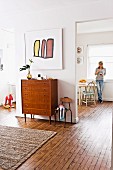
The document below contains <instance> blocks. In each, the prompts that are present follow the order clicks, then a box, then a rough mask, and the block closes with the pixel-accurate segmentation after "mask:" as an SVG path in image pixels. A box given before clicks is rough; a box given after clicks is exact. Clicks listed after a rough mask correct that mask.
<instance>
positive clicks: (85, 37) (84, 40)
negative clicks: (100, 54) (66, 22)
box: [77, 32, 113, 101]
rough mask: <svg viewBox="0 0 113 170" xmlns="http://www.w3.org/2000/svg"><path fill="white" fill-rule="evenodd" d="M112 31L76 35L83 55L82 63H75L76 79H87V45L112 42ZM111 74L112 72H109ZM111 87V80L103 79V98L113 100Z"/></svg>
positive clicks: (112, 85)
mask: <svg viewBox="0 0 113 170" xmlns="http://www.w3.org/2000/svg"><path fill="white" fill-rule="evenodd" d="M112 37H113V32H101V33H85V34H78V35H77V46H83V54H81V55H82V56H83V57H84V62H83V64H77V72H78V73H79V74H77V81H79V80H80V79H82V78H83V79H87V45H93V44H94V45H96V44H109V43H113V38H112ZM111 76H112V73H111ZM112 87H113V80H112V81H107V80H106V81H105V87H104V91H103V100H107V101H113V93H111V89H112Z"/></svg>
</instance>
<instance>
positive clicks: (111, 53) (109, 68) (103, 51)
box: [87, 44, 113, 80]
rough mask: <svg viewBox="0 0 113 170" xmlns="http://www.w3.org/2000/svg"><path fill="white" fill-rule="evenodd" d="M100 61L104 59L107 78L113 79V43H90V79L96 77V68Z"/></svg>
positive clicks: (88, 73)
mask: <svg viewBox="0 0 113 170" xmlns="http://www.w3.org/2000/svg"><path fill="white" fill-rule="evenodd" d="M99 61H103V63H104V67H105V68H106V76H105V79H107V80H110V79H113V44H106V45H103V44H101V45H88V63H87V64H88V65H87V78H88V79H95V69H96V68H97V67H98V62H99Z"/></svg>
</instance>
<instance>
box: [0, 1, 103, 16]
mask: <svg viewBox="0 0 113 170" xmlns="http://www.w3.org/2000/svg"><path fill="white" fill-rule="evenodd" d="M98 1H105V0H0V14H1V15H3V14H4V15H8V14H11V13H22V12H31V11H42V10H47V9H52V8H59V7H64V6H69V5H76V4H81V3H89V2H98Z"/></svg>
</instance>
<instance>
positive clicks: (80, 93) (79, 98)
mask: <svg viewBox="0 0 113 170" xmlns="http://www.w3.org/2000/svg"><path fill="white" fill-rule="evenodd" d="M78 95H79V106H80V105H81V88H80V87H79V94H78Z"/></svg>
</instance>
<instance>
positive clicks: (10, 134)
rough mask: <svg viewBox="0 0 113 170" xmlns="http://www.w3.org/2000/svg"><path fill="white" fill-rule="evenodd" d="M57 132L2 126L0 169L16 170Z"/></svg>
mask: <svg viewBox="0 0 113 170" xmlns="http://www.w3.org/2000/svg"><path fill="white" fill-rule="evenodd" d="M55 134H56V132H52V131H44V130H36V129H23V128H16V127H7V126H0V167H1V168H2V169H4V170H15V169H16V168H17V167H18V166H20V165H21V164H22V163H23V162H24V161H25V160H27V159H28V158H29V157H30V156H31V155H32V154H33V153H34V152H36V151H37V150H38V149H39V148H40V147H41V146H42V145H43V144H44V143H45V142H47V141H48V140H49V139H50V138H51V137H53V136H54V135H55Z"/></svg>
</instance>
